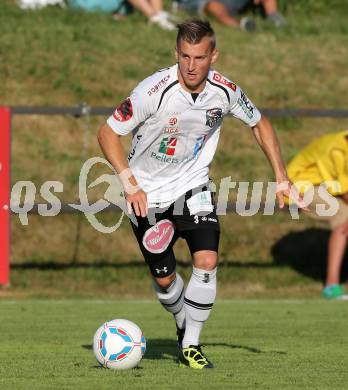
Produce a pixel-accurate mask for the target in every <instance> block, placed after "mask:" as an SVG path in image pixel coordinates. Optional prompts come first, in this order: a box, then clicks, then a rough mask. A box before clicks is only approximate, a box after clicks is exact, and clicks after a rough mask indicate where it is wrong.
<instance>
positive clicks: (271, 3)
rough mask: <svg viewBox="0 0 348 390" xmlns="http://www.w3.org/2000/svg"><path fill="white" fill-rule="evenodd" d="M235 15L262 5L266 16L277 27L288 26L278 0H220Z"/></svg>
mask: <svg viewBox="0 0 348 390" xmlns="http://www.w3.org/2000/svg"><path fill="white" fill-rule="evenodd" d="M220 1H221V2H222V3H224V4H225V5H226V7H227V9H228V11H229V13H230V14H231V15H233V16H236V15H239V14H241V13H243V12H244V11H245V10H247V9H248V8H250V7H253V6H257V7H258V6H260V7H261V8H262V11H263V13H264V15H265V17H266V19H267V20H268V21H269V22H271V23H272V24H273V25H274V26H276V27H283V26H286V24H287V23H286V20H285V18H284V16H283V15H282V14H281V13H280V12H279V10H278V4H277V0H220Z"/></svg>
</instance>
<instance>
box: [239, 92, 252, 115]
mask: <svg viewBox="0 0 348 390" xmlns="http://www.w3.org/2000/svg"><path fill="white" fill-rule="evenodd" d="M237 103H238V104H239V105H240V106H241V108H242V110H243V111H244V112H245V114H246V116H247V117H248V118H249V119H251V118H252V117H253V116H254V107H253V105H252V104H251V103H250V101H249V99H248V98H247V97H246V96H245V94H244V92H243V91H240V97H239V98H238V100H237Z"/></svg>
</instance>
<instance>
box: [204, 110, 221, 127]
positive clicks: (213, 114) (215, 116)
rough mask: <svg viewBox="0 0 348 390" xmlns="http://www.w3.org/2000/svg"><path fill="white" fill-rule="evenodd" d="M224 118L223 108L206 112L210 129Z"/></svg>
mask: <svg viewBox="0 0 348 390" xmlns="http://www.w3.org/2000/svg"><path fill="white" fill-rule="evenodd" d="M221 118H222V109H221V108H212V109H210V110H207V111H206V122H205V124H206V125H207V126H209V127H210V128H212V127H214V126H215V125H216V124H217V123H218V121H219V120H220V119H221Z"/></svg>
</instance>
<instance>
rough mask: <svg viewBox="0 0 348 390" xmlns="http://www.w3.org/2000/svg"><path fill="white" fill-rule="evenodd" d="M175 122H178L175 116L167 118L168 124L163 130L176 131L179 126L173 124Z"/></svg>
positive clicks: (171, 132) (167, 131)
mask: <svg viewBox="0 0 348 390" xmlns="http://www.w3.org/2000/svg"><path fill="white" fill-rule="evenodd" d="M177 123H178V119H177V118H176V117H175V116H173V117H171V118H169V119H168V124H169V126H166V127H165V128H164V130H163V132H164V133H168V134H174V133H177V132H178V131H179V128H178V127H176V126H175V125H176V124H177Z"/></svg>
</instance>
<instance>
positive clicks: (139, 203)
mask: <svg viewBox="0 0 348 390" xmlns="http://www.w3.org/2000/svg"><path fill="white" fill-rule="evenodd" d="M98 141H99V145H100V147H101V149H102V151H103V153H104V156H105V158H106V159H107V160H108V161H109V162H110V164H111V165H112V166H113V167H114V169H115V171H116V172H117V173H118V175H119V177H120V179H121V182H122V185H123V188H124V190H125V198H126V202H127V207H128V212H129V213H131V212H132V208H133V209H134V212H135V215H136V216H138V217H139V216H142V217H145V216H146V215H147V212H148V206H147V197H146V193H145V192H144V191H143V190H142V189H141V188H140V187H139V185H138V183H137V181H136V179H135V177H134V175H133V174H132V173H131V170H130V168H129V165H128V162H127V158H126V152H125V150H124V147H123V145H122V141H121V135H120V134H117V133H115V132H114V131H113V130H112V128H111V127H110V126H109V125H108V124H107V123H105V124H104V125H102V126H101V127H100V129H99V131H98Z"/></svg>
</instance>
